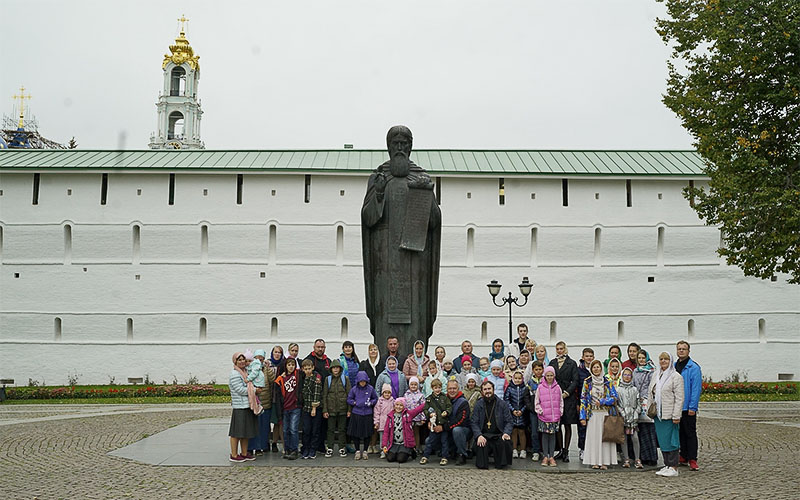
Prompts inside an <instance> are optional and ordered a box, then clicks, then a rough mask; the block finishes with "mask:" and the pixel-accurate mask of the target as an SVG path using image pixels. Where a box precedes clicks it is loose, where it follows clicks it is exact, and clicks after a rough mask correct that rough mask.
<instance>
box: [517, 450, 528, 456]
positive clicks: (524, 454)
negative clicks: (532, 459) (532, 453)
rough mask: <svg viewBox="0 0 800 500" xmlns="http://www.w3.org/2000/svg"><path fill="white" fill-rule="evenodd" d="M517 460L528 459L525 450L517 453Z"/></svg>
mask: <svg viewBox="0 0 800 500" xmlns="http://www.w3.org/2000/svg"><path fill="white" fill-rule="evenodd" d="M519 458H528V452H527V451H525V450H521V451H520V452H519Z"/></svg>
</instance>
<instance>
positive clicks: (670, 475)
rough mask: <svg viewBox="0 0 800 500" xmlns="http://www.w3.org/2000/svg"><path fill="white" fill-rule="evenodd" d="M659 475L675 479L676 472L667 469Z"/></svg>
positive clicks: (669, 468)
mask: <svg viewBox="0 0 800 500" xmlns="http://www.w3.org/2000/svg"><path fill="white" fill-rule="evenodd" d="M661 475H662V476H664V477H675V476H677V475H678V471H677V470H676V469H673V468H672V467H667V469H666V470H665V471H664V473H663V474H661Z"/></svg>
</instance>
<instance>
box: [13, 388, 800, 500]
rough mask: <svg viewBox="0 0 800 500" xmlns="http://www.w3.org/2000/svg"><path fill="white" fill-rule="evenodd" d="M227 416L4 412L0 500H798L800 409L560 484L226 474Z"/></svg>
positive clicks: (134, 410) (327, 468)
mask: <svg viewBox="0 0 800 500" xmlns="http://www.w3.org/2000/svg"><path fill="white" fill-rule="evenodd" d="M229 416H230V409H229V408H228V407H227V406H226V405H214V404H198V405H2V406H0V471H2V473H1V474H0V477H2V486H0V498H3V499H34V498H38V499H51V498H65V499H82V498H87V499H101V498H102V499H105V498H114V499H116V498H197V499H205V498H209V499H216V498H219V499H228V498H258V497H259V496H260V495H259V494H257V493H256V492H257V491H258V490H259V489H261V488H266V490H267V491H269V492H272V493H274V495H272V496H275V497H279V496H281V494H279V493H278V492H282V493H285V494H288V495H289V497H288V498H302V499H316V498H326V499H327V498H336V499H339V498H342V499H350V498H356V499H361V498H379V499H392V498H403V499H407V498H430V497H441V496H442V494H444V495H445V496H446V498H475V499H482V498H491V499H498V498H509V499H517V498H534V497H540V496H543V495H547V496H548V497H552V496H551V495H559V496H561V495H565V494H566V495H569V496H570V497H571V498H578V497H581V498H583V497H589V498H611V497H615V498H620V497H625V496H632V497H635V498H667V497H669V498H690V497H691V498H769V499H771V500H773V499H781V498H796V497H797V496H796V495H797V484H798V479H800V472H798V471H799V470H800V453H798V449H799V448H800V402H781V403H749V404H742V403H708V404H702V405H701V413H700V417H699V418H698V433H699V435H700V465H701V470H700V471H698V472H689V471H688V470H686V468H681V470H680V472H681V475H680V476H679V477H677V478H662V477H658V476H656V475H655V474H654V473H653V472H652V471H636V470H626V469H621V468H612V470H609V471H606V472H596V471H591V472H586V473H576V474H570V473H567V472H569V471H571V470H576V469H579V468H578V467H576V464H575V462H577V457H576V456H575V453H573V457H574V459H573V461H572V463H571V464H570V467H563V466H560V467H559V469H560V472H561V473H559V474H553V473H550V471H549V470H548V473H543V472H539V470H537V469H540V468H539V467H538V466H536V465H534V464H532V463H530V465H527V466H522V465H521V463H518V464H516V465H515V469H514V470H509V471H495V470H488V471H479V470H477V469H475V468H474V467H473V466H465V467H456V466H454V465H448V466H446V467H440V466H439V465H437V464H429V465H427V466H425V467H422V466H419V465H413V464H405V465H402V466H397V465H394V466H391V467H387V466H386V465H387V464H385V462H382V461H380V460H378V459H377V458H371V459H370V461H369V462H367V463H366V464H364V463H356V462H354V461H353V460H352V458H351V457H349V458H347V459H340V458H338V457H335V458H330V459H325V458H322V457H320V458H317V460H316V461H297V462H291V463H290V462H287V461H281V460H279V459H274V458H273V457H269V459H267V458H264V457H259V459H258V460H257V461H256V462H249V463H247V464H231V463H230V462H227V461H226V455H225V453H227V436H226V433H225V427H226V422H227V420H228V418H229ZM190 440H193V441H194V443H191V442H187V441H190ZM192 446H194V448H195V449H196V450H197V451H196V452H195V453H192V452H191V449H192ZM187 450H189V451H188V452H187ZM217 450H218V452H219V453H221V454H222V456H221V457H216V455H215V454H216V453H217ZM212 454H213V455H215V456H213V457H212ZM126 456H127V457H134V458H135V459H132V458H125V457H126ZM148 456H149V457H150V459H148V458H147V457H148ZM147 460H150V461H151V462H153V463H161V464H182V465H151V464H148V463H143V462H144V461H147ZM344 462H346V463H344ZM528 462H530V461H528ZM189 464H199V465H189ZM209 464H214V465H209ZM272 464H274V466H271V465H272ZM337 465H338V466H337ZM342 465H346V466H342ZM379 465H380V466H379ZM584 470H585V469H581V472H583V471H584ZM467 492H471V493H467ZM592 492H594V493H592Z"/></svg>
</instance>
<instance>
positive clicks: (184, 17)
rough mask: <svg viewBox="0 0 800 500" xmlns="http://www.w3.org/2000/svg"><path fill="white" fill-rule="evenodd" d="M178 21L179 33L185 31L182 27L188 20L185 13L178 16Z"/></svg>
mask: <svg viewBox="0 0 800 500" xmlns="http://www.w3.org/2000/svg"><path fill="white" fill-rule="evenodd" d="M178 21H179V22H180V23H181V33H185V32H186V31H185V29H184V24H185V23H187V22H188V21H189V20H188V19H186V16H185V15H181V17H180V19H178Z"/></svg>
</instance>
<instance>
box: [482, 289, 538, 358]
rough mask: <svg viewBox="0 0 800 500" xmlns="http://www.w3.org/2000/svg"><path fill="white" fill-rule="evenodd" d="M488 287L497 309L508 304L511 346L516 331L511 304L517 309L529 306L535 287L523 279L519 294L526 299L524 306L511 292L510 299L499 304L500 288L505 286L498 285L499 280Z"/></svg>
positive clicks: (505, 298)
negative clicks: (529, 297) (512, 319)
mask: <svg viewBox="0 0 800 500" xmlns="http://www.w3.org/2000/svg"><path fill="white" fill-rule="evenodd" d="M486 286H487V287H488V288H489V293H490V294H491V295H492V302H493V303H494V305H496V306H497V307H503V306H505V305H506V304H508V343H509V344H511V342H513V337H512V335H513V331H514V327H513V323H512V322H511V304H514V305H516V306H517V307H522V306H524V305H525V304H527V303H528V295H530V293H531V288H533V285H532V284H531V283H529V282H528V277H527V276H525V277H523V278H522V283H520V284H519V292H520V293H521V294H522V296H523V297H525V302H523V303H522V304H520V303H519V299H518V298H517V297H513V296H512V295H511V292H508V297H503V303H502V304H498V303H497V296H498V295H499V294H500V288H502V287H503V285H501V284H500V283H498V282H497V280H492V281H491V282H490V283H489V284H488V285H486Z"/></svg>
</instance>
